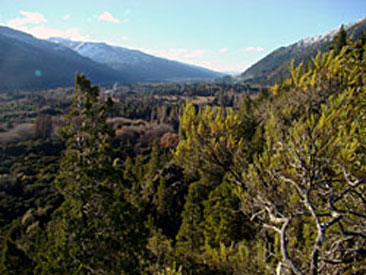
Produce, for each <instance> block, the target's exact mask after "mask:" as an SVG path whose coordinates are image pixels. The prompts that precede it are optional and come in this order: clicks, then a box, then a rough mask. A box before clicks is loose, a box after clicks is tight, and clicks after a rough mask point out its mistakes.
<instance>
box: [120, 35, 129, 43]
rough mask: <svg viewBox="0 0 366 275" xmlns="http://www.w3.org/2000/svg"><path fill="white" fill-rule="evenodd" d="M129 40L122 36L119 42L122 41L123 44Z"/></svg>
mask: <svg viewBox="0 0 366 275" xmlns="http://www.w3.org/2000/svg"><path fill="white" fill-rule="evenodd" d="M128 40H129V38H128V36H121V37H120V38H119V41H122V42H126V41H128Z"/></svg>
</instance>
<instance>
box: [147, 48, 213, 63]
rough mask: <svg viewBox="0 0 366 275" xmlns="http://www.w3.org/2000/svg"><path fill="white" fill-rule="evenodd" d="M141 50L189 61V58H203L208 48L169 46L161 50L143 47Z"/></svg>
mask: <svg viewBox="0 0 366 275" xmlns="http://www.w3.org/2000/svg"><path fill="white" fill-rule="evenodd" d="M141 50H142V51H144V52H147V53H150V54H152V55H156V56H160V57H164V58H168V59H174V60H180V61H187V60H189V59H195V58H201V57H203V56H205V55H206V54H207V50H203V49H197V50H189V49H184V48H169V49H159V50H150V49H141Z"/></svg>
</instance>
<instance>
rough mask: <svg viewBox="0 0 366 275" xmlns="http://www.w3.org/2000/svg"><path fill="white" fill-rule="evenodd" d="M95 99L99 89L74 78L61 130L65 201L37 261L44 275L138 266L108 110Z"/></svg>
mask: <svg viewBox="0 0 366 275" xmlns="http://www.w3.org/2000/svg"><path fill="white" fill-rule="evenodd" d="M98 95H99V89H98V87H93V86H91V84H90V81H89V80H87V79H86V78H85V77H84V76H83V75H76V78H75V92H74V101H73V104H72V107H71V111H70V114H69V116H68V120H67V124H66V126H65V127H63V128H62V129H61V130H60V136H61V137H62V138H63V140H64V141H65V144H66V152H65V155H64V157H63V159H62V162H61V167H60V172H59V175H58V177H57V180H56V184H57V187H58V188H59V190H60V192H61V193H62V194H63V196H64V198H65V201H64V203H63V204H62V206H61V207H60V208H59V209H58V210H57V211H56V212H55V214H54V221H53V222H52V223H51V224H50V225H49V227H48V240H47V241H46V242H45V243H44V247H43V249H44V251H43V254H41V255H40V258H39V259H41V261H40V265H39V267H38V269H39V270H41V271H42V272H46V273H47V272H49V273H55V272H56V273H59V272H61V273H111V272H116V271H117V270H119V271H120V272H122V271H124V272H129V273H133V272H135V271H136V269H137V267H138V255H136V250H134V249H135V248H136V246H138V245H139V242H140V240H142V238H140V236H136V234H137V233H138V231H137V230H135V229H133V227H134V226H136V225H135V224H136V223H137V220H136V219H137V217H136V216H137V215H136V216H135V218H134V216H133V215H132V213H133V212H134V211H133V208H132V207H131V205H129V204H128V203H127V202H126V201H125V200H124V197H123V188H124V187H123V184H122V182H121V181H120V180H119V174H118V171H117V170H116V169H115V166H114V165H113V163H114V159H113V149H112V147H111V145H110V138H111V137H112V136H113V131H112V129H111V128H109V127H108V125H107V124H106V118H107V115H108V110H107V108H106V105H105V104H103V103H100V102H99V100H98Z"/></svg>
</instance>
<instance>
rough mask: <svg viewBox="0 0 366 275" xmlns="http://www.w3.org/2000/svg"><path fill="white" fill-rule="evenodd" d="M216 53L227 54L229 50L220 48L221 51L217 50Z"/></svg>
mask: <svg viewBox="0 0 366 275" xmlns="http://www.w3.org/2000/svg"><path fill="white" fill-rule="evenodd" d="M218 52H219V53H227V52H229V50H228V49H226V48H221V49H219V50H218Z"/></svg>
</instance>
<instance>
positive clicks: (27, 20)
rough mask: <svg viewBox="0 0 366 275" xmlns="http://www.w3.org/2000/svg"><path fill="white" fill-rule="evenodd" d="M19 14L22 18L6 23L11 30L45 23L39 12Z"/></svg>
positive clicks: (21, 12) (22, 12)
mask: <svg viewBox="0 0 366 275" xmlns="http://www.w3.org/2000/svg"><path fill="white" fill-rule="evenodd" d="M20 14H21V15H23V17H21V18H14V19H11V20H9V21H8V22H7V25H8V26H9V27H11V28H18V27H21V26H24V25H27V24H40V23H45V22H46V21H47V20H46V19H45V18H44V16H43V14H41V13H39V12H29V11H20Z"/></svg>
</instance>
